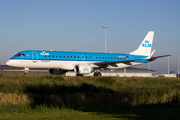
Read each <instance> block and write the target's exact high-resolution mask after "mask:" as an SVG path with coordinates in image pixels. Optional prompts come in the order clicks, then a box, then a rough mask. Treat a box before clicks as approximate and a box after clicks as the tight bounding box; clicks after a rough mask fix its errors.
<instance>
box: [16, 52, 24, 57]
mask: <svg viewBox="0 0 180 120" xmlns="http://www.w3.org/2000/svg"><path fill="white" fill-rule="evenodd" d="M14 56H15V57H19V56H21V57H25V54H19V53H18V54H16V55H14Z"/></svg>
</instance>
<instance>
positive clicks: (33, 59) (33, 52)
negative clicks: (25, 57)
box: [31, 51, 38, 63]
mask: <svg viewBox="0 0 180 120" xmlns="http://www.w3.org/2000/svg"><path fill="white" fill-rule="evenodd" d="M31 53H32V61H33V62H34V63H36V62H37V61H38V54H37V52H36V51H32V52H31Z"/></svg>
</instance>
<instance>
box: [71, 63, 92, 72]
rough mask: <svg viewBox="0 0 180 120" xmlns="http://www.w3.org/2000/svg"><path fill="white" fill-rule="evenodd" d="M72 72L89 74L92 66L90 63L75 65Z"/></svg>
mask: <svg viewBox="0 0 180 120" xmlns="http://www.w3.org/2000/svg"><path fill="white" fill-rule="evenodd" d="M74 72H76V74H89V73H91V72H92V68H91V66H90V65H76V66H75V67H74Z"/></svg>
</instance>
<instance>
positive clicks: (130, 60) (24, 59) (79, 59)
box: [6, 31, 170, 76]
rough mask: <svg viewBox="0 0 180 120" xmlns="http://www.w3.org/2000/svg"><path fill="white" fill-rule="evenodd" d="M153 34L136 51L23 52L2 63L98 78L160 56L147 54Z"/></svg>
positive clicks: (57, 73) (25, 68) (60, 73)
mask: <svg viewBox="0 0 180 120" xmlns="http://www.w3.org/2000/svg"><path fill="white" fill-rule="evenodd" d="M153 37H154V31H149V32H148V34H147V35H146V37H145V38H144V40H143V41H142V43H141V44H140V46H139V47H138V49H137V50H135V51H133V52H131V53H129V54H126V53H96V52H74V51H66V52H65V51H46V50H25V51H21V52H19V53H17V54H16V55H14V56H13V57H12V58H10V60H8V61H7V62H6V65H8V66H12V67H19V68H24V70H25V74H28V70H29V68H47V69H49V72H50V73H51V74H55V75H62V74H64V73H66V72H67V71H74V72H76V75H77V76H83V75H85V74H89V73H92V72H94V76H101V73H100V70H103V69H111V70H114V69H121V68H128V67H132V66H136V65H141V64H144V63H148V62H151V61H153V60H155V59H157V58H161V57H167V56H170V55H163V56H157V57H152V55H153V53H154V52H155V50H154V51H153V52H152V53H151V48H152V43H153Z"/></svg>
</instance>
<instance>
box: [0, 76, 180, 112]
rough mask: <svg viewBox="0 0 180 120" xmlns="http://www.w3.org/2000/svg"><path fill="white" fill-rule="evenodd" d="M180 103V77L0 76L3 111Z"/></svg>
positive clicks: (0, 96) (0, 98) (0, 103)
mask: <svg viewBox="0 0 180 120" xmlns="http://www.w3.org/2000/svg"><path fill="white" fill-rule="evenodd" d="M179 102H180V79H179V78H141V77H140V78H139V77H131V78H127V77H123V78H122V77H62V76H40V75H30V76H24V75H0V106H1V109H3V108H7V107H8V106H12V107H18V106H21V108H23V109H24V108H26V109H27V108H28V109H36V108H38V106H46V107H48V108H53V107H59V108H62V107H66V108H73V109H79V108H82V107H94V106H100V107H104V106H124V105H130V106H138V105H143V104H157V103H161V104H164V103H179ZM22 106H23V107H22Z"/></svg>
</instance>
